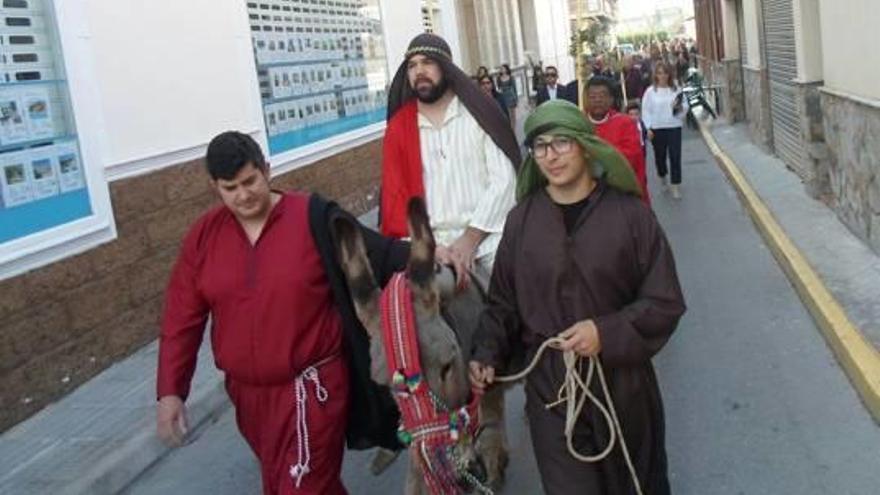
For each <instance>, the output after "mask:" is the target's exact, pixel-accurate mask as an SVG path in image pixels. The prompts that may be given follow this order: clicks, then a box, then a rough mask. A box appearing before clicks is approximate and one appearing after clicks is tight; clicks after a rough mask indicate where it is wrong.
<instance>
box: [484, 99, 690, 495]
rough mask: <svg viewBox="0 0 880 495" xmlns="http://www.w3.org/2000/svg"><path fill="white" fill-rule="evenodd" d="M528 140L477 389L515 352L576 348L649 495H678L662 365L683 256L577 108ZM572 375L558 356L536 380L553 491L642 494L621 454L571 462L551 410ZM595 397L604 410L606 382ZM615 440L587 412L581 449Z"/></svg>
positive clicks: (551, 111)
mask: <svg viewBox="0 0 880 495" xmlns="http://www.w3.org/2000/svg"><path fill="white" fill-rule="evenodd" d="M525 127H526V136H527V137H526V144H527V145H528V147H529V148H530V150H531V153H530V157H529V158H528V159H527V160H526V163H525V164H524V166H523V169H522V170H521V173H520V177H519V181H518V185H517V193H518V197H519V204H518V205H517V206H516V207H515V208H514V209H513V210H512V211H511V213H510V215H509V216H508V218H507V223H506V225H505V228H504V234H503V236H502V240H501V244H500V246H499V248H498V252H497V257H496V262H495V269H494V272H493V275H492V281H491V287H490V291H489V307H488V308H487V310H486V312H485V314H484V316H483V321H482V325H481V328H480V330H479V331H478V333H477V335H476V336H475V339H474V342H475V343H474V354H473V361H472V362H471V380H472V382H473V384H474V385H475V386H477V387H486V386H488V385H489V384H491V383H492V381H493V379H494V376H495V370H499V371H500V372H508V371H509V370H508V369H507V367H508V364H509V362H510V358H511V356H512V355H514V354H515V353H516V352H518V351H525V356H526V358H527V359H528V360H529V361H530V360H531V358H532V357H533V356H534V355H535V353H536V351H537V349H538V347H539V346H540V345H541V343H542V342H544V341H545V340H546V339H548V338H550V337H555V336H560V337H562V338H564V339H565V343H564V345H562V350H573V351H574V352H576V353H577V354H578V355H580V356H584V357H586V356H594V355H598V356H599V357H600V358H601V361H602V364H603V366H604V369H605V375H606V377H607V379H608V386H609V389H610V392H611V396H612V398H613V401H614V406H615V408H616V410H617V415H618V417H619V419H620V423H621V428H622V430H623V435H624V439H625V441H626V446H627V448H628V450H629V454H630V457H631V459H632V463H633V465H634V468H635V472H636V474H637V477H638V480H639V484H640V486H641V489H642V493H645V494H651V495H663V494H668V493H669V492H670V488H669V481H668V478H667V466H666V451H665V441H664V420H663V405H662V401H661V398H660V390H659V388H658V386H657V379H656V376H655V374H654V369H653V367H652V365H651V358H652V357H653V356H654V354H656V353H657V352H658V351H659V350H660V349H661V348H662V347H663V345H664V344H665V343H666V341H667V340H668V339H669V337H670V335H671V334H672V332H673V331H674V330H675V327H676V325H677V324H678V321H679V318H680V317H681V316H682V314H683V313H684V311H685V304H684V299H683V296H682V293H681V288H680V286H679V283H678V277H677V275H676V271H675V262H674V260H673V257H672V251H671V249H670V246H669V244H668V242H667V241H666V237H665V235H664V233H663V230H662V229H661V227H660V225H659V224H658V222H657V219H656V218H655V217H654V214H653V213H652V212H651V210H650V208H648V207H647V206H646V205H645V204H644V203H643V202H642V201H640V200H639V197H638V196H639V195H640V193H641V190H640V187H639V184H638V182H637V180H636V178H635V175H634V174H633V172H632V169H631V168H630V167H629V166H628V165H627V162H626V159H625V158H623V156H621V155H620V154H619V153H618V152H617V151H615V150H614V149H613V148H611V147H610V146H609V145H608V144H607V143H605V142H604V141H602V140H601V139H599V138H597V137H595V136H594V135H593V134H592V128H591V126H590V124H589V123H588V122H587V121H586V118H585V117H584V115H583V114H582V113H581V112H579V111H578V109H577V107H576V106H574V105H571V104H569V103H567V102H548V103H546V104H545V105H542V106H541V107H538V109H537V110H536V111H535V112H534V113H533V114H532V115H531V116H530V117H529V119H528V120H527V121H526V126H525ZM584 369H586V366H584ZM585 374H586V373H585V372H584V375H585ZM564 375H565V366H564V363H563V354H562V353H560V352H555V351H549V352H548V353H545V354H544V357H543V358H542V359H541V361H539V364H538V366H537V367H536V368H535V369H534V370H533V371H532V372H531V373H530V374H529V375H528V377H527V378H526V386H525V390H526V400H527V403H526V412H527V414H528V417H529V426H530V428H531V437H532V444H533V447H534V449H535V458H536V459H537V461H538V468H539V470H540V473H541V479H542V483H543V485H544V489H545V491H546V492H547V493H548V494H551V495H557V494H569V493H571V494H575V493H577V494H609V495H610V494H630V493H635V488H634V486H633V481H632V478H631V476H630V473H629V470H628V468H627V465H626V461H625V459H624V456H623V453H622V450H621V448H620V447H619V446H615V447H614V449H613V450H612V451H611V454H610V455H609V456H608V457H606V458H605V459H603V460H601V461H599V462H597V463H584V462H581V461H578V460H576V459H575V458H574V457H572V455H571V454H570V453H569V452H568V448H567V446H566V439H565V436H564V423H565V408H564V406H556V407H553V408H549V409H548V408H546V407H545V405H546V404H550V403H553V402H556V401H557V393H558V390H559V387H560V385H561V384H562V383H563V379H564ZM592 390H593V393H594V394H595V395H596V396H597V397H604V395H603V394H602V393H601V390H600V388H599V386H598V384H597V383H594V384H593V386H592ZM609 434H610V432H609V427H608V425H607V424H606V422H605V420H604V418H603V416H602V414H601V413H600V412H599V411H598V410H597V409H596V408H595V407H592V406H590V405H589V404H588V405H587V406H585V407H584V409H583V411H582V413H581V415H580V416H579V417H578V420H577V425H576V427H575V429H574V433H573V444H574V447H575V449H576V450H577V451H578V452H580V453H582V454H587V455H592V454H596V453H598V452H599V451H601V450H602V449H603V448H604V447H605V445H607V444H608V440H609Z"/></svg>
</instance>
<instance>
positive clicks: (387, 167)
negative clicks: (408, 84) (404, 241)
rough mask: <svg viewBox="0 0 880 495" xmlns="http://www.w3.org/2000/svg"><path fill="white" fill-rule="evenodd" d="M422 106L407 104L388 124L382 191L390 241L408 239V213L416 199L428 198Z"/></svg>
mask: <svg viewBox="0 0 880 495" xmlns="http://www.w3.org/2000/svg"><path fill="white" fill-rule="evenodd" d="M418 111H419V110H418V105H417V103H416V100H415V99H412V100H410V101H408V102H407V103H405V104H404V105H403V106H402V107H400V110H398V111H397V112H395V114H394V116H392V117H391V119H390V120H389V121H388V126H387V128H386V129H385V139H384V142H383V145H382V150H383V153H382V189H381V191H382V192H381V198H380V204H379V228H380V231H381V232H382V234H383V235H386V236H389V237H396V238H401V237H407V236H409V231H408V229H407V224H406V211H407V204H408V203H409V200H410V199H411V198H413V197H416V196H418V197H420V198H424V197H425V185H424V183H423V182H422V150H421V145H420V142H419V125H418V122H419V119H418Z"/></svg>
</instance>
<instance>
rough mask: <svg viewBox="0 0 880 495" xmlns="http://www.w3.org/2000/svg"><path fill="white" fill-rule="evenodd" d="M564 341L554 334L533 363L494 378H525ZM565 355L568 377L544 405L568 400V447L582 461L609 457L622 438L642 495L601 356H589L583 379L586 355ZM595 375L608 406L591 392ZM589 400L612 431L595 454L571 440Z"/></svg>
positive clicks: (566, 409)
mask: <svg viewBox="0 0 880 495" xmlns="http://www.w3.org/2000/svg"><path fill="white" fill-rule="evenodd" d="M564 342H565V340H564V339H562V338H561V337H552V338H549V339H547V340H545V341H544V343H542V344H541V347H539V348H538V352H537V353H536V354H535V357H534V358H532V362H531V363H529V365H528V366H527V367H526V368H525V369H524V370H522V371H520V372H519V373H516V374H514V375H508V376H497V377H495V380H494V381H495V382H498V383H509V382H517V381H519V380H522V379H523V378H525V377H526V376H527V375H528V374H529V373H531V372H532V370H534V369H535V367H536V366H537V365H538V361H540V360H541V357H542V356H543V354H544V351H546V350H547V349H548V348H550V347H551V346H553V347H554V348H558V347H559V346H561V345H562V344H563V343H564ZM562 358H563V361H564V362H565V379H564V381H563V383H562V385H561V386H560V387H559V392H558V393H557V400H556V402H552V403H550V404H546V405H545V407H546V408H547V409H552V408H554V407H556V406H558V405H560V404H562V403H565V441H566V445H567V446H568V452H569V453H570V454H571V455H572V457H574V458H575V459H577V460H579V461H581V462H599V461H601V460H603V459H605V458H606V457H608V455H609V454H610V453H611V450H612V449H613V448H614V443H615V442H616V441H618V440H619V441H620V448H621V450H622V451H623V457H624V459H625V460H626V466H627V467H628V468H629V474H630V476H631V477H632V482H633V486H635V489H636V493H637V494H638V495H643V494H642V487H641V484H640V483H639V478H638V476H637V475H636V469H635V466H633V463H632V459H630V456H629V450H628V449H627V448H626V442H625V441H624V438H623V430H622V429H621V427H620V420H619V419H618V417H617V411H616V410H615V409H614V402H613V401H612V400H611V392H609V390H608V383H607V382H606V380H605V371H604V370H603V368H602V361H601V360H600V359H599V356H590V357H589V358H588V360H589V367H588V368H587V378H586V380H584V379H582V378H581V370H582V366H581V365H582V362H583V359H584V358H583V357H581V356H578V355H577V354H576V353H575V352H574V351H563V356H562ZM594 374H598V375H599V384H600V385H601V387H602V393H603V394H605V400H606V402H607V404H608V407H607V408H606V407H605V405H604V404H602V401H600V400H599V398H598V397H596V396H595V395H594V394H593V392H592V391H590V383H592V381H593V375H594ZM578 394H580V395H578ZM587 399H589V400H590V402H592V403H593V404H595V406H596V407H597V408H598V409H599V410H600V411H601V412H602V416H604V417H605V421H606V423H607V424H608V431H609V432H610V435H609V438H608V445H607V446H606V447H605V449H603V450H602V452H600V453H598V454H596V455H593V456H589V455H584V454H582V453H580V452H578V451H577V449H575V448H574V444H573V443H572V439H573V437H574V435H573V433H574V427H575V424H576V423H577V419H578V417H579V416H580V414H581V411H582V410H583V408H584V405H585V404H586V401H587Z"/></svg>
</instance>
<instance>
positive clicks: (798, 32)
mask: <svg viewBox="0 0 880 495" xmlns="http://www.w3.org/2000/svg"><path fill="white" fill-rule="evenodd" d="M874 8H877V5H876V4H875V5H874ZM792 11H793V14H794V31H795V40H796V43H797V64H798V80H800V81H801V82H815V81H821V80H822V58H823V57H822V30H821V29H820V27H819V0H794V1H793V2H792ZM875 29H876V28H875Z"/></svg>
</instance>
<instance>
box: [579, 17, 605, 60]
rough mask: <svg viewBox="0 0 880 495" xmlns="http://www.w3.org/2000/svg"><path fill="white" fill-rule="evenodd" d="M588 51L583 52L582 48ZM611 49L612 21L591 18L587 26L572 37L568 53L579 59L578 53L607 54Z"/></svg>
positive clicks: (602, 18)
mask: <svg viewBox="0 0 880 495" xmlns="http://www.w3.org/2000/svg"><path fill="white" fill-rule="evenodd" d="M582 47H583V48H586V49H587V50H583V51H582V50H581V48H582ZM610 49H611V20H610V19H607V18H604V17H600V18H590V19H587V21H586V26H585V27H583V28H581V29H579V30H578V31H577V32H576V33H575V34H573V35H572V36H571V45H570V46H569V49H568V53H569V54H570V55H571V56H572V57H575V58H577V56H578V53H593V54H598V53H605V52H607V51H608V50H610Z"/></svg>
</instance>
